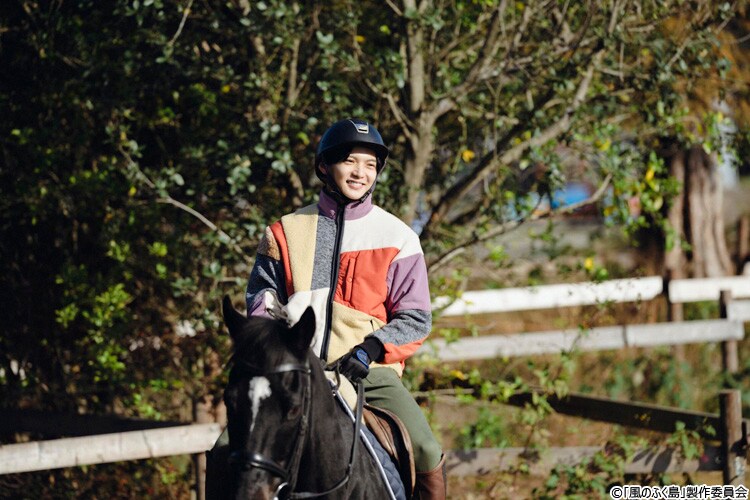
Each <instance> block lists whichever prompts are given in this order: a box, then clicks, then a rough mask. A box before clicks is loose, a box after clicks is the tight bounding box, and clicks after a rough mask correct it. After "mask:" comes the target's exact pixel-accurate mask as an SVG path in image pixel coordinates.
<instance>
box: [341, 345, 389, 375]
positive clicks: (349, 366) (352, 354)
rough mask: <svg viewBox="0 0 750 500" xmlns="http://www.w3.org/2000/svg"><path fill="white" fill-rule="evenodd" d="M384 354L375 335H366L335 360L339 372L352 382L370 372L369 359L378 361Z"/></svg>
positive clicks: (383, 348)
mask: <svg viewBox="0 0 750 500" xmlns="http://www.w3.org/2000/svg"><path fill="white" fill-rule="evenodd" d="M384 354H385V347H383V343H382V342H380V340H378V339H377V338H375V337H367V338H366V339H365V341H364V342H362V343H361V344H359V345H356V346H354V347H353V348H352V350H351V351H349V352H348V353H346V354H344V355H343V356H341V358H340V359H339V360H338V361H337V362H336V364H337V365H338V369H339V373H341V374H342V375H344V376H345V377H347V378H349V379H350V380H351V381H352V382H359V381H360V380H362V379H363V378H365V377H367V375H368V374H369V373H370V361H380V360H381V359H382V358H383V355H384Z"/></svg>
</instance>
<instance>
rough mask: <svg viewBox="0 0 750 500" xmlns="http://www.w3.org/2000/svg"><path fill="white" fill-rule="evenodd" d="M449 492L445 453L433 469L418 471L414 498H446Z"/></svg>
mask: <svg viewBox="0 0 750 500" xmlns="http://www.w3.org/2000/svg"><path fill="white" fill-rule="evenodd" d="M447 494H448V483H447V481H446V474H445V455H443V456H442V457H441V458H440V463H438V464H437V466H436V467H435V468H434V469H432V470H431V471H428V472H417V479H416V484H415V485H414V496H413V497H412V498H414V499H415V500H417V499H418V500H427V499H430V500H432V499H439V500H445V497H446V496H447Z"/></svg>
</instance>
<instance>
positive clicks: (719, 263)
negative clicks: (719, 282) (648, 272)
mask: <svg viewBox="0 0 750 500" xmlns="http://www.w3.org/2000/svg"><path fill="white" fill-rule="evenodd" d="M670 161H671V164H670V174H671V175H672V176H673V177H674V178H675V179H676V180H677V181H678V182H680V184H681V185H682V191H681V192H680V194H679V195H678V196H677V197H676V198H675V200H674V201H673V205H672V207H671V208H670V211H669V214H668V218H669V222H670V224H671V226H672V229H673V230H674V232H675V243H674V246H673V247H672V248H671V249H669V250H668V251H667V253H666V254H665V258H664V264H665V267H666V270H667V272H668V273H669V274H670V275H671V276H672V277H674V278H680V277H687V276H692V277H694V278H706V277H717V276H729V275H731V274H733V272H734V269H733V265H732V260H731V257H730V255H729V250H728V248H727V243H726V237H725V234H724V219H723V213H722V200H723V194H722V186H721V178H720V176H719V171H718V168H717V165H716V161H715V159H714V158H713V157H712V156H710V155H708V154H707V153H706V152H705V151H704V150H703V148H702V147H700V146H695V147H693V148H691V149H689V150H687V151H679V152H677V153H676V154H674V155H673V156H672V157H671V159H670ZM682 241H685V242H687V243H688V244H689V245H690V250H689V251H688V253H687V254H686V253H685V250H684V249H683V248H682V244H681V243H682Z"/></svg>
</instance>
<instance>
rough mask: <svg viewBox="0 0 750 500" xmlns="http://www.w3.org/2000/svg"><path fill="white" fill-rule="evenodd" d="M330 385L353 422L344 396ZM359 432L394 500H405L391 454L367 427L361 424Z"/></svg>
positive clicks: (402, 487) (403, 489)
mask: <svg viewBox="0 0 750 500" xmlns="http://www.w3.org/2000/svg"><path fill="white" fill-rule="evenodd" d="M331 387H333V388H334V391H333V392H334V396H335V399H336V401H338V402H339V406H340V407H341V409H342V410H343V411H344V412H345V413H346V414H347V415H348V416H349V418H350V419H351V420H352V422H354V413H352V410H351V409H350V408H349V406H348V404H347V402H346V401H344V397H343V396H342V395H341V393H340V392H339V391H338V390H336V389H335V385H334V384H333V382H331ZM360 432H361V434H362V435H361V436H360V437H361V438H362V442H363V443H364V445H365V448H366V449H367V451H368V453H370V455H371V456H372V457H373V458H374V459H375V461H376V462H378V464H379V465H380V472H381V475H382V476H383V480H384V481H386V483H387V484H388V485H389V487H390V489H391V492H392V493H393V498H395V499H396V500H407V498H408V497H407V495H406V489H405V488H404V483H403V482H402V480H401V474H400V473H399V470H398V468H397V467H396V464H395V463H394V462H393V459H392V458H391V456H390V455H389V454H388V452H387V451H385V449H384V448H383V447H382V446H381V445H380V443H379V442H378V439H377V438H376V437H375V436H374V435H373V433H372V432H371V431H370V430H369V429H368V428H367V427H365V426H362V428H361V429H360Z"/></svg>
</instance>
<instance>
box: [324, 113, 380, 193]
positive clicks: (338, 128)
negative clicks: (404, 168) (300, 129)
mask: <svg viewBox="0 0 750 500" xmlns="http://www.w3.org/2000/svg"><path fill="white" fill-rule="evenodd" d="M356 146H362V147H366V148H369V149H372V150H373V151H374V152H375V157H376V158H377V161H378V173H380V171H381V170H382V169H383V167H384V166H385V161H386V159H387V158H388V148H387V147H386V145H385V143H384V142H383V138H382V137H381V136H380V132H378V129H376V128H375V127H374V126H373V125H370V124H369V123H367V122H366V121H364V120H360V119H357V118H350V119H347V120H341V121H338V122H336V123H334V124H333V125H331V126H330V127H329V128H328V130H326V131H325V133H324V134H323V137H322V138H321V139H320V143H318V151H317V153H316V155H315V173H316V174H317V176H318V178H320V179H321V180H322V181H324V182H325V178H324V174H323V173H322V172H321V171H320V169H319V168H318V166H319V165H320V164H321V163H323V164H324V165H333V164H335V163H338V162H340V161H343V160H344V159H345V158H346V156H347V155H348V154H349V153H350V152H351V150H352V149H353V148H354V147H356Z"/></svg>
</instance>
